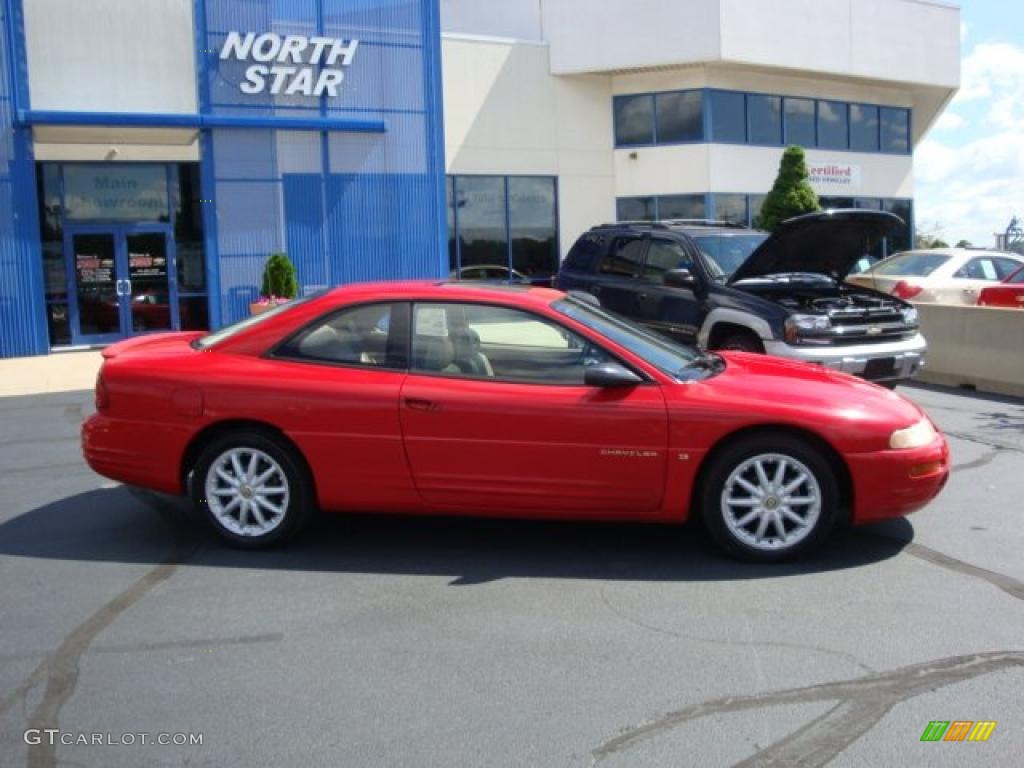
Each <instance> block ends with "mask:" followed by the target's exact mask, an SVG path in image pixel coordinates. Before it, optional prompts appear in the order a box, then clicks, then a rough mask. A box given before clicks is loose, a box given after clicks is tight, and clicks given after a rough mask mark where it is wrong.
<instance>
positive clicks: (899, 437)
mask: <svg viewBox="0 0 1024 768" xmlns="http://www.w3.org/2000/svg"><path fill="white" fill-rule="evenodd" d="M934 439H935V427H933V426H932V423H931V422H930V421H928V419H921V420H920V421H919V422H917V424H915V425H914V426H912V427H907V428H906V429H897V430H896V431H895V432H893V433H892V436H891V437H890V438H889V447H890V448H896V449H900V448H921V447H923V446H926V445H929V444H930V443H931V442H932V440H934Z"/></svg>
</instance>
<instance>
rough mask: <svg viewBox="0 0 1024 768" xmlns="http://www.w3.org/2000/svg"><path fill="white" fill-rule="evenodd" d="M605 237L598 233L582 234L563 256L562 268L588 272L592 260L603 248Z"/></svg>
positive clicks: (591, 265)
mask: <svg viewBox="0 0 1024 768" xmlns="http://www.w3.org/2000/svg"><path fill="white" fill-rule="evenodd" d="M604 245H605V238H604V237H602V236H599V235H583V237H581V238H580V239H579V240H577V241H576V244H575V245H574V246H573V247H572V249H571V250H570V251H569V255H568V256H566V257H565V263H564V264H563V265H562V268H563V269H567V270H572V271H574V272H589V271H590V270H591V269H592V268H593V266H594V261H595V260H596V259H597V258H598V257H600V255H601V252H602V251H603V250H604Z"/></svg>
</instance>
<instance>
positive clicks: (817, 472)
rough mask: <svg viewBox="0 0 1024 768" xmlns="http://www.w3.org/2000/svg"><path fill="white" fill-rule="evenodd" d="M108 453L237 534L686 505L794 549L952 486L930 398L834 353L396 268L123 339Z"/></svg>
mask: <svg viewBox="0 0 1024 768" xmlns="http://www.w3.org/2000/svg"><path fill="white" fill-rule="evenodd" d="M103 354H104V357H105V358H106V360H105V361H104V364H103V367H102V369H101V371H100V374H99V377H98V379H97V382H96V409H97V413H96V414H95V415H94V416H92V417H91V418H90V419H89V420H88V421H87V422H86V424H85V425H84V427H83V430H82V446H83V451H84V453H85V458H86V460H87V461H88V462H89V465H90V466H91V467H92V468H93V469H94V470H96V471H97V472H99V473H100V474H102V475H106V476H107V477H110V478H113V479H115V480H120V481H122V482H124V483H129V484H132V485H139V486H144V487H147V488H152V489H155V490H159V491H165V492H168V493H175V494H189V495H191V497H192V499H193V500H194V502H195V504H196V505H197V506H198V507H199V508H200V509H201V510H202V511H203V513H204V515H205V516H206V517H207V518H208V519H209V521H210V523H211V524H212V526H213V528H214V529H215V530H216V531H217V533H218V534H220V536H222V537H223V538H224V539H226V540H227V541H228V542H229V543H232V544H235V545H239V546H243V547H262V546H266V545H270V544H275V543H278V542H281V541H283V540H284V539H285V538H286V537H288V536H290V535H292V534H294V533H295V532H296V531H298V530H299V528H300V527H301V526H302V524H303V522H304V521H305V520H306V518H307V517H308V516H309V514H310V512H311V511H312V510H313V509H317V508H319V509H323V510H331V511H346V512H378V513H387V512H404V513H409V512H417V513H427V514H439V513H440V514H465V515H492V516H505V517H538V518H539V517H544V518H560V519H590V520H634V521H651V522H682V521H684V520H686V519H687V518H689V517H691V516H697V517H699V518H700V519H701V520H702V521H703V522H704V523H705V524H706V526H707V527H708V529H709V530H710V531H711V533H712V534H713V536H714V538H715V539H716V540H717V541H718V542H719V543H720V544H721V545H722V546H723V547H724V548H725V549H727V550H728V551H729V552H731V553H732V554H734V555H737V556H740V557H743V558H746V559H753V560H781V559H785V558H788V557H792V556H794V555H797V554H800V553H803V552H805V551H807V550H809V549H810V548H812V547H813V546H814V545H816V544H818V543H819V542H820V541H821V540H822V539H823V538H824V537H825V536H826V534H827V533H828V532H829V530H830V529H831V528H832V526H833V525H834V524H836V523H837V522H841V521H851V522H853V523H862V522H868V521H873V520H879V519H882V518H887V517H893V516H897V515H906V514H908V513H910V512H913V511H914V510H916V509H919V508H920V507H922V506H923V505H925V504H926V503H927V502H928V501H930V500H931V499H932V498H933V497H934V496H935V495H936V494H937V493H938V492H939V490H940V489H941V488H942V486H943V484H944V483H945V481H946V478H947V475H948V472H949V468H948V457H949V452H948V448H947V445H946V441H945V439H944V438H943V437H942V435H941V434H939V433H938V432H937V430H936V429H935V427H934V426H933V425H932V422H931V421H930V420H929V419H928V417H927V416H925V414H924V413H923V412H922V411H921V410H920V409H919V408H918V407H917V406H916V405H914V404H913V403H911V402H909V401H908V400H905V399H904V398H902V397H900V396H899V395H897V394H895V393H893V392H890V391H888V390H885V389H882V388H881V387H877V386H875V385H873V384H869V383H867V382H864V381H861V380H859V379H855V378H853V377H851V376H847V375H845V374H842V373H837V372H833V371H830V370H827V369H824V368H819V367H814V366H811V365H805V364H802V363H795V362H789V361H785V360H779V359H775V358H768V357H764V356H761V355H752V354H745V353H741V352H728V353H723V354H721V355H717V354H710V353H702V352H700V351H698V350H696V349H693V348H690V347H685V346H680V345H677V344H675V343H673V342H670V341H667V340H666V339H664V338H662V337H661V336H658V335H655V334H652V333H651V332H649V331H646V330H644V329H642V328H640V327H638V326H636V325H634V324H632V323H630V322H628V321H626V320H623V319H622V318H620V317H617V316H615V315H612V314H609V313H607V312H605V311H603V310H601V309H600V308H598V307H596V306H594V305H593V304H592V303H590V302H589V301H587V300H586V298H585V297H579V296H574V295H571V294H570V295H566V294H564V293H560V292H558V291H553V290H549V289H546V288H533V287H530V286H525V285H516V286H487V285H467V284H465V283H419V282H417V283H411V282H410V283H389V284H374V285H356V286H349V287H345V288H339V289H336V290H333V291H329V292H324V293H320V294H316V295H313V296H308V297H305V298H302V299H299V300H296V301H293V302H290V303H288V304H285V305H282V306H280V307H278V308H276V309H274V310H272V311H270V312H266V313H264V314H262V315H258V316H256V317H251V318H248V319H246V320H243V321H241V322H239V323H236V324H235V325H232V326H229V327H227V328H224V329H222V330H220V331H217V332H215V333H210V334H207V335H203V334H198V333H169V334H160V335H152V336H145V337H140V338H136V339H132V340H129V341H125V342H122V343H120V344H116V345H114V346H112V347H109V348H108V349H107V350H105V351H104V353H103Z"/></svg>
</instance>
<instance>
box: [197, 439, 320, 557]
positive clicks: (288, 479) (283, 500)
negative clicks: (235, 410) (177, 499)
mask: <svg viewBox="0 0 1024 768" xmlns="http://www.w3.org/2000/svg"><path fill="white" fill-rule="evenodd" d="M232 453H235V455H236V456H241V457H242V461H241V463H243V464H247V463H248V462H246V461H245V456H246V455H248V456H249V457H250V458H251V456H252V455H253V453H256V454H257V455H258V456H260V455H261V456H262V457H261V458H259V459H258V461H257V464H256V469H255V470H254V471H255V473H256V475H259V476H262V475H264V474H265V473H266V472H267V471H269V470H270V469H272V468H273V465H274V464H276V469H277V471H276V472H275V473H274V474H273V475H271V476H270V478H269V480H268V481H267V482H273V483H281V482H282V481H283V485H273V486H267V485H264V486H261V487H264V488H280V487H283V488H285V491H284V493H281V492H272V493H268V494H261V493H256V492H254V488H253V487H250V486H248V485H247V484H246V485H244V486H243V488H242V490H240V491H239V494H238V495H239V496H241V494H242V493H244V492H245V489H246V488H248V489H249V493H250V495H251V496H250V498H252V500H251V501H248V500H243V499H240V501H242V502H243V503H241V504H239V505H238V507H236V508H238V509H239V514H238V523H237V525H236V524H235V523H234V519H233V518H234V516H233V514H232V512H231V511H228V512H225V511H224V510H225V509H226V507H228V506H229V505H230V504H231V502H232V501H233V500H234V497H233V496H231V495H230V491H229V490H228V488H230V487H231V486H230V484H229V483H227V482H226V481H225V480H224V478H223V476H218V475H217V474H216V473H215V472H214V467H215V465H218V464H220V461H221V460H222V459H223V460H229V457H230V454H232ZM247 468H248V467H246V466H243V467H242V469H243V470H245V469H247ZM225 469H226V471H227V474H228V475H229V476H231V477H234V472H233V471H232V470H231V469H230V468H225ZM211 473H212V474H213V478H218V477H219V480H214V479H213V478H211ZM208 480H210V481H212V482H215V483H217V484H218V485H220V486H221V487H222V488H223V489H224V493H225V495H217V494H211V495H213V496H216V497H217V498H215V499H214V503H213V504H212V505H211V502H210V500H209V499H208V498H207V494H208V488H209V485H208ZM191 494H192V501H193V503H194V504H195V505H196V508H197V509H199V511H200V512H201V513H202V514H203V516H204V517H205V518H206V520H207V521H208V522H209V524H210V525H211V527H212V528H213V530H214V531H215V532H216V533H217V535H218V536H220V537H221V538H222V539H223V540H224V541H225V542H226V543H228V544H230V545H231V546H233V547H239V548H241V549H263V548H266V547H271V546H275V545H278V544H282V543H284V542H285V541H287V540H288V539H290V538H291V537H293V536H294V535H295V534H297V533H298V532H299V531H300V530H301V529H302V527H303V526H304V525H305V523H306V522H307V521H308V519H309V516H310V512H311V510H312V501H313V484H312V481H311V479H310V476H309V472H308V470H307V469H306V465H305V463H304V462H303V461H302V459H301V458H300V457H299V456H297V455H296V452H295V450H294V449H293V448H292V447H291V446H290V445H288V444H287V443H285V442H284V441H283V440H281V439H279V438H277V437H274V436H273V435H272V434H270V433H267V432H262V431H258V430H239V431H237V432H231V433H227V434H224V435H221V436H219V437H216V438H214V439H213V440H212V441H211V442H210V443H209V444H207V445H206V446H205V447H204V448H203V450H202V452H201V453H200V454H199V458H198V460H197V461H196V464H195V470H194V473H193V475H192V482H191ZM256 496H258V497H259V498H260V499H264V500H265V501H266V502H268V503H269V504H270V505H273V506H274V507H276V508H277V509H279V510H282V511H281V513H280V514H277V513H275V512H272V511H271V509H270V507H269V506H268V507H264V506H262V502H259V503H258V500H257V499H256V498H255V497H256ZM245 504H249V506H248V507H246V508H245V510H244V513H243V511H241V509H240V508H241V507H243V506H245ZM253 508H255V511H253ZM218 512H219V514H218ZM257 512H258V513H259V518H258V522H257V517H256V513H257ZM243 514H244V518H243ZM246 521H251V522H250V524H249V525H248V526H246V525H245V523H246ZM260 523H262V525H261V524H260ZM261 527H263V528H266V530H265V531H263V532H261V531H259V530H258V529H259V528H261ZM233 528H234V529H233Z"/></svg>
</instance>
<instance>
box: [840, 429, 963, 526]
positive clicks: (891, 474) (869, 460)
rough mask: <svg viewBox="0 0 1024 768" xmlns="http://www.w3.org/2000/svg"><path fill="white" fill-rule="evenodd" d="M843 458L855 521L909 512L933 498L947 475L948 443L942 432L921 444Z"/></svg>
mask: <svg viewBox="0 0 1024 768" xmlns="http://www.w3.org/2000/svg"><path fill="white" fill-rule="evenodd" d="M845 458H846V461H847V466H849V468H850V475H851V479H852V480H853V488H854V497H855V498H854V505H853V515H852V522H854V523H870V522H874V521H877V520H885V519H886V518H890V517H901V516H903V515H909V514H910V513H911V512H915V511H917V510H918V509H920V508H921V507H923V506H925V505H926V504H927V503H928V502H930V501H931V500H932V499H934V498H935V497H936V496H937V495H938V494H939V492H940V491H941V490H942V488H943V487H944V486H945V485H946V481H947V480H948V479H949V445H948V444H947V443H946V439H945V438H944V437H943V436H942V435H938V436H937V437H936V439H935V440H934V441H933V442H932V443H931V444H930V445H927V446H925V447H923V448H914V449H911V450H899V451H895V450H886V451H874V452H872V453H854V454H847V455H846V457H845Z"/></svg>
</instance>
